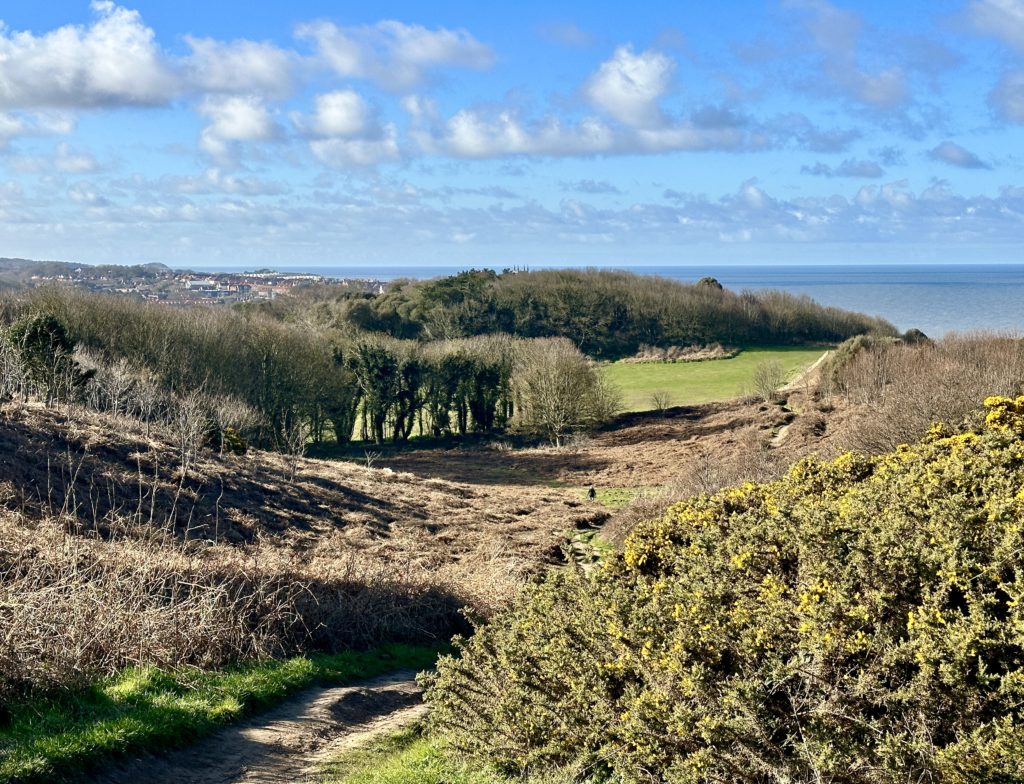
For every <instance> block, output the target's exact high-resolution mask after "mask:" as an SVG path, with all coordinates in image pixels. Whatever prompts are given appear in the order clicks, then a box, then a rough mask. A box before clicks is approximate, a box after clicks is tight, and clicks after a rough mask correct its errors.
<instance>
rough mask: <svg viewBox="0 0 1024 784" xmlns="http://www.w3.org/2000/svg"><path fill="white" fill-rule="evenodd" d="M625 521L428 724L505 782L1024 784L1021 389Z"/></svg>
mask: <svg viewBox="0 0 1024 784" xmlns="http://www.w3.org/2000/svg"><path fill="white" fill-rule="evenodd" d="M985 405H986V409H987V415H986V416H985V421H984V423H978V424H977V425H976V427H975V428H974V429H972V430H966V431H964V432H959V433H954V432H953V431H952V429H950V428H949V427H948V426H944V425H937V426H935V427H934V428H933V429H932V430H931V432H930V433H929V434H928V436H927V437H926V438H925V439H924V440H923V441H922V442H920V443H917V444H915V445H912V446H907V445H902V446H900V447H899V448H897V449H896V450H895V451H893V452H890V453H886V454H881V455H875V456H871V455H862V454H856V453H852V452H850V453H845V454H843V455H841V456H840V457H838V458H837V459H835V460H833V461H828V462H821V461H816V460H803V461H800V462H798V463H796V464H795V465H793V466H792V467H791V468H790V470H789V471H788V472H787V473H786V475H785V476H783V477H782V478H781V479H778V480H776V481H773V482H768V483H761V484H755V483H746V484H743V485H741V486H738V487H734V488H731V489H728V490H723V491H721V492H719V493H716V494H710V495H709V494H702V495H698V496H695V497H693V498H691V499H688V500H686V501H683V502H681V503H678V504H676V505H674V506H672V507H670V508H669V509H668V510H667V511H666V512H665V513H664V515H663V516H661V517H660V518H657V519H653V520H650V521H648V522H644V523H641V524H640V525H638V526H637V527H636V528H635V529H634V530H633V531H632V533H631V534H630V535H629V536H628V538H627V539H626V542H625V545H624V547H623V550H622V552H621V554H618V555H616V556H614V557H613V558H610V559H608V561H607V562H606V564H605V565H604V567H603V568H601V569H599V570H597V571H596V572H595V573H594V574H593V575H592V576H589V577H587V576H579V575H573V574H568V573H565V574H561V575H557V576H552V579H550V580H548V581H547V582H546V583H545V584H543V585H541V586H539V587H538V588H536V589H535V590H534V591H533V592H532V594H531V595H530V596H529V597H528V598H527V599H526V600H525V601H523V602H520V603H518V604H517V606H515V607H514V608H513V609H512V610H510V611H508V612H505V613H502V614H499V615H498V616H497V617H495V618H493V619H492V620H491V621H489V622H488V623H487V624H486V625H484V626H482V627H481V628H479V629H478V630H477V632H476V634H475V635H474V636H473V637H472V638H471V639H469V640H468V641H465V642H464V643H462V644H461V648H462V655H461V656H459V657H451V658H445V659H443V660H442V662H441V664H440V665H439V669H438V673H439V674H438V676H437V677H436V678H434V679H432V681H431V686H430V689H429V695H428V696H429V698H430V701H431V702H432V704H433V708H434V712H433V715H432V722H433V724H434V725H435V726H436V727H437V728H438V729H440V730H442V731H443V733H445V735H444V737H445V738H446V739H447V742H448V743H449V744H450V745H451V746H452V747H453V748H455V749H457V750H459V751H461V752H463V753H467V754H470V755H473V756H475V757H476V758H478V759H481V760H486V762H487V763H489V764H494V765H496V766H497V767H498V768H500V769H502V770H504V771H505V772H509V773H515V774H520V773H530V772H538V771H551V770H553V769H555V768H563V769H568V770H571V771H574V772H575V773H577V774H582V773H583V772H584V771H585V772H586V773H587V774H589V775H591V776H597V777H598V778H600V774H604V775H606V776H609V777H612V776H614V777H616V778H617V779H621V780H623V781H630V782H634V781H635V782H640V781H649V780H652V779H657V780H670V781H678V782H694V784H696V782H703V781H729V782H734V783H736V784H740V783H741V782H751V783H753V782H762V781H767V780H772V781H776V780H777V781H844V782H851V784H852V783H854V782H864V783H865V784H866V783H868V782H880V781H909V780H914V781H923V780H937V781H938V780H941V781H945V782H957V783H959V782H963V784H967V782H978V781H986V782H996V781H1005V782H1010V781H1019V780H1020V770H1021V768H1020V761H1021V758H1022V755H1024V732H1022V729H1021V727H1022V719H1024V716H1022V714H1021V705H1022V704H1024V701H1022V700H1024V685H1022V684H1024V655H1022V652H1024V612H1022V604H1021V597H1022V596H1024V527H1022V525H1021V518H1022V514H1024V489H1022V488H1024V397H1018V398H1016V399H1011V398H1003V397H992V398H989V399H987V400H986V401H985Z"/></svg>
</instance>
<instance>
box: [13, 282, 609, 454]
mask: <svg viewBox="0 0 1024 784" xmlns="http://www.w3.org/2000/svg"><path fill="white" fill-rule="evenodd" d="M5 324H6V326H4V325H5ZM559 362H561V363H562V364H563V365H564V366H565V367H569V366H570V365H571V366H572V367H573V368H574V373H573V376H572V377H573V379H574V382H575V383H576V384H577V386H576V387H574V388H572V389H570V388H568V387H565V388H562V389H561V392H560V394H562V395H563V396H566V397H567V399H566V400H558V399H553V398H552V397H551V394H552V393H553V392H558V389H553V388H552V387H550V386H547V387H541V386H539V385H538V384H536V383H535V381H531V380H530V379H536V374H537V372H538V371H539V370H542V369H543V368H546V367H550V366H551V364H552V363H559ZM542 393H543V394H544V395H545V397H544V400H543V401H542V400H540V399H535V397H534V395H535V394H536V395H540V394H542ZM29 396H34V397H39V398H40V399H43V400H45V402H46V403H47V404H48V405H49V404H53V403H60V402H62V401H63V402H72V401H73V402H76V403H85V404H88V405H90V406H91V407H93V408H96V409H99V410H104V411H109V412H111V413H115V414H120V415H130V416H134V417H136V418H139V419H141V420H143V421H145V422H154V423H158V424H162V425H169V426H171V427H172V429H173V430H174V431H175V432H176V433H177V434H178V435H179V436H180V440H181V448H182V462H183V464H187V463H188V462H189V460H188V456H189V454H190V453H194V451H195V449H196V448H198V446H199V445H201V444H203V443H209V444H212V445H214V446H216V447H218V448H219V449H220V450H221V451H224V450H226V449H232V450H238V449H244V448H245V444H246V443H249V442H253V443H256V444H258V445H260V446H263V447H268V448H273V449H277V450H280V451H285V452H290V453H299V452H301V451H302V449H303V448H304V447H305V444H306V443H307V442H308V441H313V442H320V441H323V440H325V439H330V438H333V439H334V440H335V441H336V442H337V443H339V444H344V443H346V442H348V441H349V440H350V439H352V438H359V439H362V440H366V441H373V442H376V443H382V442H384V441H393V442H400V441H405V440H407V439H408V438H410V437H411V436H413V435H414V434H415V435H430V436H434V437H442V436H447V435H466V434H469V433H478V434H494V433H500V432H504V431H506V430H507V429H509V428H516V429H518V430H521V431H524V432H527V433H530V434H532V435H534V436H537V437H543V438H547V439H550V440H552V441H554V442H559V441H560V440H561V438H562V437H563V436H564V435H566V434H568V433H569V432H572V431H576V430H580V429H584V428H587V427H592V426H594V425H596V424H599V423H600V422H601V421H603V420H604V419H606V418H607V417H609V416H610V415H611V414H612V413H613V412H614V408H615V400H614V396H613V395H611V394H610V392H609V390H608V389H607V388H605V386H604V385H603V384H602V383H601V379H600V375H599V374H598V373H597V372H596V370H595V369H594V368H593V366H592V365H591V363H590V362H589V361H588V360H587V359H586V357H585V356H584V355H583V354H582V353H580V351H579V350H578V349H577V348H576V347H575V346H573V345H572V344H571V343H569V342H568V341H561V342H559V341H539V342H534V341H524V340H522V339H515V338H511V337H508V336H506V335H483V336H479V337H473V338H463V339H452V340H435V341H429V342H424V341H414V340H400V339H397V338H393V337H390V336H387V335H382V334H379V333H366V332H357V331H352V330H347V331H341V330H336V329H332V328H330V327H327V326H324V325H322V324H321V325H315V324H313V323H311V322H310V321H308V320H307V321H305V322H303V323H301V324H300V323H295V322H293V321H286V320H281V319H278V318H274V317H272V316H270V315H268V314H264V313H261V312H253V311H248V312H241V313H240V312H235V311H224V310H213V309H208V308H192V309H188V310H175V309H169V308H166V307H162V306H159V305H151V304H144V303H138V302H134V301H131V300H127V299H119V298H115V297H109V296H97V295H89V294H83V293H76V292H73V291H67V290H53V289H51V290H37V291H33V292H31V293H29V294H27V295H24V296H21V297H17V298H14V297H10V298H7V299H5V300H0V398H2V397H7V398H11V397H21V398H23V399H24V398H27V397H29ZM552 405H555V406H561V407H562V408H563V409H565V410H564V411H563V412H561V413H560V414H559V415H558V416H557V417H554V418H552V416H551V414H552V409H551V407H552ZM545 408H546V409H547V413H545V414H544V415H539V412H541V411H542V410H543V409H545ZM519 410H521V412H522V413H521V414H520V415H518V416H517V411H519Z"/></svg>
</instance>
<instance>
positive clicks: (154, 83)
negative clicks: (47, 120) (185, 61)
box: [0, 2, 178, 109]
mask: <svg viewBox="0 0 1024 784" xmlns="http://www.w3.org/2000/svg"><path fill="white" fill-rule="evenodd" d="M92 9H93V11H94V13H95V14H96V17H97V18H96V20H95V21H94V22H93V23H92V24H91V25H89V26H80V25H67V26H65V27H60V28H57V29H56V30H53V31H51V32H48V33H45V34H43V35H39V36H36V35H34V34H32V33H31V32H15V31H10V30H7V29H6V28H2V27H0V107H6V108H9V109H37V108H47V107H51V108H83V107H103V106H114V105H153V104H161V103H164V102H166V101H167V100H168V99H169V98H170V97H171V96H173V95H174V94H175V92H176V91H177V89H178V82H177V79H176V77H175V74H174V73H173V72H172V70H171V69H170V67H169V66H168V64H167V62H166V61H165V58H164V57H163V56H162V54H161V52H160V49H159V47H158V46H157V44H156V42H155V40H154V38H155V36H154V33H153V30H152V29H150V28H149V27H147V26H146V25H145V24H143V22H142V18H141V16H140V15H139V13H138V12H137V11H132V10H128V9H126V8H122V7H120V6H116V5H114V4H113V3H111V2H94V3H93V4H92Z"/></svg>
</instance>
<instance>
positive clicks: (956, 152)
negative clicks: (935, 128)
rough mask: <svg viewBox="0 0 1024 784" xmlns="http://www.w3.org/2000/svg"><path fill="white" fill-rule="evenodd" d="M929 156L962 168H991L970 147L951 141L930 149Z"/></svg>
mask: <svg viewBox="0 0 1024 784" xmlns="http://www.w3.org/2000/svg"><path fill="white" fill-rule="evenodd" d="M928 157H930V158H931V159H932V160H934V161H941V162H942V163H948V164H949V165H950V166H957V167H959V168H961V169H991V168H992V167H991V166H990V165H989V164H987V163H985V161H983V160H982V159H981V158H979V157H978V156H977V155H975V154H974V153H973V152H971V151H970V150H968V149H965V148H964V147H961V146H960V145H959V144H957V143H955V142H951V141H945V142H942V143H941V144H939V145H938V146H937V147H935V148H934V149H933V150H931V151H929V153H928Z"/></svg>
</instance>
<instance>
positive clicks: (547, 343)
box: [513, 338, 618, 446]
mask: <svg viewBox="0 0 1024 784" xmlns="http://www.w3.org/2000/svg"><path fill="white" fill-rule="evenodd" d="M521 353H522V355H521V357H520V359H519V362H518V366H517V368H516V372H515V373H514V374H513V384H514V385H515V387H516V391H517V398H518V405H517V418H518V421H519V424H520V426H521V427H523V428H524V429H526V430H528V431H530V432H533V433H535V434H537V435H540V436H543V437H545V438H547V439H548V440H550V441H551V442H552V443H553V444H555V445H556V446H561V445H562V443H563V441H564V439H565V437H566V436H567V435H568V434H570V433H572V432H573V431H577V430H585V429H587V428H590V427H593V426H594V425H596V424H599V423H600V422H602V421H604V420H606V419H607V418H608V417H610V416H611V415H612V414H614V412H615V410H616V409H617V408H618V400H617V393H616V391H615V389H614V388H612V387H611V386H610V385H609V384H608V383H607V382H606V381H605V380H604V378H603V377H602V376H601V375H600V373H599V372H598V371H597V370H596V369H595V367H594V366H593V364H592V363H591V362H590V361H589V360H588V359H587V358H586V357H585V356H584V355H583V354H582V353H580V351H579V349H577V348H576V346H574V345H573V344H572V342H571V341H569V340H566V339H564V338H555V339H551V340H537V341H534V342H532V343H531V344H529V345H526V346H524V347H523V351H522V352H521Z"/></svg>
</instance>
